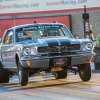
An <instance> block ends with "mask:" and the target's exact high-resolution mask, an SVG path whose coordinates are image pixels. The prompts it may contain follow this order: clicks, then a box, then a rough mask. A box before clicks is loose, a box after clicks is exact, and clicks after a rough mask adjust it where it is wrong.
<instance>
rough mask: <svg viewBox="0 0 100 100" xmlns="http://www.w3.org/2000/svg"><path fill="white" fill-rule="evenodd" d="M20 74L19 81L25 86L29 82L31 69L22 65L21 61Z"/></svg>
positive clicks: (19, 65)
mask: <svg viewBox="0 0 100 100" xmlns="http://www.w3.org/2000/svg"><path fill="white" fill-rule="evenodd" d="M18 76H19V82H20V85H21V86H25V85H27V83H28V77H29V70H28V69H27V68H24V67H22V66H21V64H20V62H18Z"/></svg>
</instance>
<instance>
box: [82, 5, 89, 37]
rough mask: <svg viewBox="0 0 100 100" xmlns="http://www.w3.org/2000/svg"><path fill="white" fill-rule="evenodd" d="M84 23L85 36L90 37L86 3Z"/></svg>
mask: <svg viewBox="0 0 100 100" xmlns="http://www.w3.org/2000/svg"><path fill="white" fill-rule="evenodd" d="M83 25H84V38H89V32H90V27H89V13H86V5H84V14H83Z"/></svg>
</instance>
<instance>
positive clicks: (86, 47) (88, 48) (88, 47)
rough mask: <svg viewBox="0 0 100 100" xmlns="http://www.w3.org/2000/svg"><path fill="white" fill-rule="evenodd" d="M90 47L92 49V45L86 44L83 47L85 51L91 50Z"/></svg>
mask: <svg viewBox="0 0 100 100" xmlns="http://www.w3.org/2000/svg"><path fill="white" fill-rule="evenodd" d="M92 47H93V45H92V43H87V44H86V45H85V49H86V50H91V49H92Z"/></svg>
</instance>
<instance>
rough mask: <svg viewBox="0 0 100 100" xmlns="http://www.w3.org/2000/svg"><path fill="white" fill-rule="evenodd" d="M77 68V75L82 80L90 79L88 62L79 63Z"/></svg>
mask: <svg viewBox="0 0 100 100" xmlns="http://www.w3.org/2000/svg"><path fill="white" fill-rule="evenodd" d="M78 70H79V76H80V78H81V79H82V81H84V82H86V81H89V80H90V79H91V72H92V71H91V66H90V63H87V64H83V65H80V66H79V67H78Z"/></svg>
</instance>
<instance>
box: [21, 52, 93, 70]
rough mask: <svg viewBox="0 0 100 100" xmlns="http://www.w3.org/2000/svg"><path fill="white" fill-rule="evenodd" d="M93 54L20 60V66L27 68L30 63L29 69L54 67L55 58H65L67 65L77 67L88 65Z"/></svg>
mask: <svg viewBox="0 0 100 100" xmlns="http://www.w3.org/2000/svg"><path fill="white" fill-rule="evenodd" d="M93 55H94V54H93V53H86V54H73V55H63V56H61V55H60V56H41V57H33V58H29V57H28V58H25V57H23V58H21V64H22V66H23V67H28V65H27V62H30V68H48V67H50V66H52V67H53V66H54V64H53V61H54V59H56V58H67V59H68V61H67V64H66V66H67V65H78V64H84V63H88V62H89V61H88V58H90V57H92V56H93Z"/></svg>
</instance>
